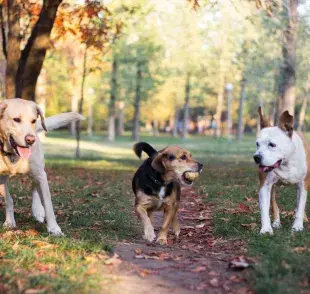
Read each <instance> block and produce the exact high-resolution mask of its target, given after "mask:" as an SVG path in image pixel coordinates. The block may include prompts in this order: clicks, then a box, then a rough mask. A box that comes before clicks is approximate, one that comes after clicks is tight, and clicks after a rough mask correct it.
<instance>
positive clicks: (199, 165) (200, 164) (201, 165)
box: [198, 162, 203, 171]
mask: <svg viewBox="0 0 310 294" xmlns="http://www.w3.org/2000/svg"><path fill="white" fill-rule="evenodd" d="M202 168H203V164H202V163H200V162H198V169H199V170H200V171H201V170H202Z"/></svg>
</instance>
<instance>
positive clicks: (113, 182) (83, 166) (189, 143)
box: [0, 132, 310, 293]
mask: <svg viewBox="0 0 310 294" xmlns="http://www.w3.org/2000/svg"><path fill="white" fill-rule="evenodd" d="M141 140H144V141H147V142H149V143H151V144H152V145H154V147H156V148H157V149H160V148H163V147H164V146H166V145H171V144H178V145H182V146H184V147H185V148H188V149H189V150H190V151H191V152H192V153H193V155H194V156H195V157H196V158H198V159H199V160H200V161H202V162H203V163H204V164H205V169H204V172H203V175H202V178H201V180H200V181H199V182H198V183H197V186H199V189H200V193H202V194H207V195H208V196H207V197H206V201H207V202H213V203H216V212H215V218H214V225H215V233H216V234H217V235H218V236H223V237H225V238H228V239H242V240H244V241H245V243H246V244H247V247H248V250H249V255H253V256H256V257H259V263H258V265H257V266H255V268H254V269H253V270H252V271H251V272H250V279H249V280H250V283H251V285H252V286H253V289H254V290H255V291H256V292H257V293H291V292H292V291H298V289H301V288H302V286H301V285H300V282H304V281H305V279H306V278H307V277H308V278H309V277H310V266H309V265H310V254H309V252H308V253H307V252H303V253H296V252H293V251H292V250H293V249H294V248H296V247H308V248H309V247H310V234H309V231H306V232H303V233H300V234H295V235H292V234H291V233H290V226H291V223H292V216H290V215H289V214H286V215H287V217H286V218H284V219H283V221H282V226H283V227H282V229H280V230H279V231H275V235H274V236H272V237H269V236H259V211H258V205H257V172H256V168H255V167H254V165H253V163H252V154H253V152H254V148H255V145H254V137H253V136H249V137H245V139H244V141H243V142H241V143H238V142H235V141H233V142H231V143H229V144H228V143H227V140H226V139H219V140H215V139H214V138H206V137H203V136H195V137H189V138H188V139H187V140H186V141H182V140H181V139H179V138H171V137H169V136H161V137H158V138H154V137H152V136H150V135H144V136H142V137H141ZM132 145H133V143H132V142H131V140H130V137H129V136H124V137H122V138H117V140H116V142H114V143H110V142H107V141H106V140H105V139H104V137H103V136H102V135H101V134H99V135H95V136H93V137H92V138H88V137H87V136H82V142H81V147H82V150H81V154H82V156H81V159H80V160H75V158H74V154H75V153H74V152H75V140H74V138H71V137H70V136H69V135H68V134H67V133H65V132H51V133H50V134H49V135H48V137H46V138H45V143H44V146H45V147H44V148H45V153H46V166H47V173H48V178H49V182H50V189H51V193H52V197H53V204H54V209H55V213H56V215H57V221H58V223H59V225H60V226H61V228H62V230H63V232H64V233H65V234H66V237H64V238H53V237H50V236H49V235H48V234H47V232H46V228H45V226H42V225H38V224H37V223H36V222H35V221H34V220H33V218H32V217H31V197H30V196H31V184H30V182H29V181H28V178H27V177H19V178H14V179H12V181H11V183H10V190H11V194H13V195H14V202H15V210H16V212H15V216H16V221H17V224H18V229H19V230H20V231H15V233H14V234H13V235H12V233H8V232H7V231H5V230H3V229H0V292H1V291H2V290H3V289H4V290H10V291H11V292H24V291H25V290H26V289H41V290H42V292H43V293H44V292H48V293H90V292H96V290H97V291H98V289H99V287H100V285H101V283H102V280H105V279H106V278H105V277H104V276H102V274H101V272H100V264H102V262H104V261H105V260H106V259H107V258H108V256H107V255H106V252H109V251H110V250H111V249H112V248H113V246H114V244H115V243H116V242H117V241H120V240H130V239H131V238H133V237H134V236H137V235H138V234H140V233H141V232H140V230H141V226H140V225H139V224H138V221H137V219H136V218H135V217H134V216H133V202H134V196H133V194H132V192H131V178H132V176H133V173H134V171H135V170H136V168H137V167H138V166H139V165H140V164H141V161H139V159H137V158H136V157H135V156H134V154H133V152H132ZM295 198H296V197H295V191H294V189H291V188H289V189H288V188H285V189H283V190H282V191H281V198H280V199H279V205H280V208H281V209H282V211H285V212H287V211H292V210H293V209H294V205H295ZM245 199H248V200H250V201H246V200H245ZM240 202H243V203H244V204H246V205H248V206H249V207H250V208H251V213H243V214H235V213H233V211H234V209H235V208H236V207H237V205H238V204H239V203H240ZM2 211H3V212H2V213H1V221H3V220H4V207H2ZM308 214H309V213H308ZM309 215H310V214H309ZM250 223H255V224H257V227H256V228H254V229H253V230H251V229H249V228H247V227H243V226H241V225H242V224H250ZM40 242H41V243H40ZM1 283H2V284H1Z"/></svg>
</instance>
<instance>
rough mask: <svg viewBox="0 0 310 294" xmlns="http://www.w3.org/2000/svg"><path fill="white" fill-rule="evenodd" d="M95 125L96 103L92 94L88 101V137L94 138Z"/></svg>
mask: <svg viewBox="0 0 310 294" xmlns="http://www.w3.org/2000/svg"><path fill="white" fill-rule="evenodd" d="M93 124H94V101H93V97H92V94H90V95H89V99H88V123H87V134H88V137H92V136H93Z"/></svg>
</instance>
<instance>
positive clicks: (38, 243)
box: [31, 240, 58, 249]
mask: <svg viewBox="0 0 310 294" xmlns="http://www.w3.org/2000/svg"><path fill="white" fill-rule="evenodd" d="M31 243H32V244H33V245H35V246H36V247H39V248H46V249H48V248H49V249H50V248H57V247H58V245H56V244H51V243H49V242H46V241H40V240H32V241H31Z"/></svg>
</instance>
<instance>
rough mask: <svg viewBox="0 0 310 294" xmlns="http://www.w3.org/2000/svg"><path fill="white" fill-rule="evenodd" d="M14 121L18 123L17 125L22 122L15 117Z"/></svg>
mask: <svg viewBox="0 0 310 294" xmlns="http://www.w3.org/2000/svg"><path fill="white" fill-rule="evenodd" d="M13 120H14V121H15V122H17V123H20V122H21V120H20V118H19V117H14V118H13Z"/></svg>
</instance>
